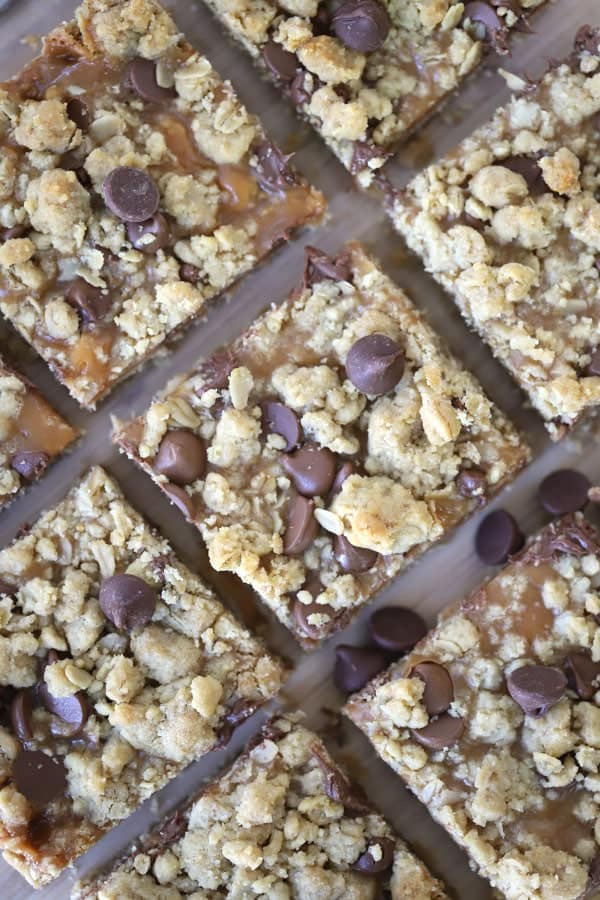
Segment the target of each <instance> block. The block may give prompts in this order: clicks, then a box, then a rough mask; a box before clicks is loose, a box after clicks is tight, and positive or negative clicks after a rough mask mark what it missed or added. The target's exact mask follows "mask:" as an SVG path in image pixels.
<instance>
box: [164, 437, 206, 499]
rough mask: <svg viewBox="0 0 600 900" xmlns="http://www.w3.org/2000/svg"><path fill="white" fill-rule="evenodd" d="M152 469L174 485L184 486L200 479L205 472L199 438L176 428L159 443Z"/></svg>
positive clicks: (201, 442)
mask: <svg viewBox="0 0 600 900" xmlns="http://www.w3.org/2000/svg"><path fill="white" fill-rule="evenodd" d="M152 467H153V469H154V471H155V472H157V473H158V474H159V475H165V476H166V477H167V478H168V479H169V481H172V482H173V483H174V484H178V485H180V486H184V485H186V484H192V482H194V481H197V479H198V478H202V476H203V475H204V472H205V471H206V448H205V446H204V443H203V441H202V439H201V438H199V437H197V435H195V434H192V432H191V431H186V430H185V429H183V428H178V429H175V430H173V431H168V432H167V434H166V435H165V436H164V438H163V439H162V441H161V444H160V447H159V448H158V453H157V454H156V456H155V457H154V461H153V463H152Z"/></svg>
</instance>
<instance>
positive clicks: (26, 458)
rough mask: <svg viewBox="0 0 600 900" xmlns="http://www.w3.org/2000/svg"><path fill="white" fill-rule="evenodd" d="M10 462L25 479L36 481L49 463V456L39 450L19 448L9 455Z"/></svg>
mask: <svg viewBox="0 0 600 900" xmlns="http://www.w3.org/2000/svg"><path fill="white" fill-rule="evenodd" d="M10 464H11V466H12V468H13V469H14V470H15V472H18V473H19V475H20V476H21V478H24V479H25V481H36V480H37V479H38V478H40V477H41V476H42V475H43V474H44V472H45V471H46V469H47V468H48V466H49V465H50V457H49V456H48V454H47V453H44V452H43V451H41V450H19V451H18V453H14V454H13V456H12V457H11V460H10Z"/></svg>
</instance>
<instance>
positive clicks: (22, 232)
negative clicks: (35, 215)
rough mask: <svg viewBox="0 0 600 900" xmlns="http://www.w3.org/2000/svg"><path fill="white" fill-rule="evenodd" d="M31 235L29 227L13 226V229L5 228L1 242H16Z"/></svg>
mask: <svg viewBox="0 0 600 900" xmlns="http://www.w3.org/2000/svg"><path fill="white" fill-rule="evenodd" d="M28 233H29V228H28V227H27V225H13V226H12V228H3V229H2V230H1V231H0V241H1V242H2V243H5V241H14V240H17V239H18V238H23V237H25V236H26V235H27V234H28Z"/></svg>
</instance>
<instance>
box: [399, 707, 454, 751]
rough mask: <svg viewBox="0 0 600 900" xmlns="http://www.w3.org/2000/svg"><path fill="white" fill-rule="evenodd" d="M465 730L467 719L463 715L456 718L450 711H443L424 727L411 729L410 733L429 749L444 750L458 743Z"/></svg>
mask: <svg viewBox="0 0 600 900" xmlns="http://www.w3.org/2000/svg"><path fill="white" fill-rule="evenodd" d="M464 730H465V721H464V719H463V718H462V717H460V716H459V717H456V718H455V717H454V716H451V715H449V713H442V715H441V716H438V717H437V719H432V720H431V722H429V724H428V725H426V726H425V727H424V728H415V729H411V732H410V733H411V735H412V736H413V738H414V739H415V741H417V742H418V743H419V744H421V745H422V746H423V747H427V749H428V750H444V749H445V748H446V747H452V746H453V745H454V744H456V742H457V741H458V740H460V738H461V736H462V733H463V731H464Z"/></svg>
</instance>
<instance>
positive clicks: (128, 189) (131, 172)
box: [103, 166, 160, 222]
mask: <svg viewBox="0 0 600 900" xmlns="http://www.w3.org/2000/svg"><path fill="white" fill-rule="evenodd" d="M103 191H104V199H105V201H106V205H107V206H108V208H109V209H110V211H111V212H113V213H114V214H115V216H118V218H119V219H121V220H122V221H123V222H146V221H147V220H148V219H151V218H152V216H153V215H154V214H155V212H156V211H157V210H158V204H159V203H160V195H159V193H158V188H157V187H156V184H155V183H154V181H153V179H152V178H151V177H150V175H148V173H147V172H144V171H143V170H142V169H135V168H134V167H133V166H118V167H117V168H116V169H113V170H112V172H109V174H108V175H107V176H106V178H105V179H104V185H103Z"/></svg>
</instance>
